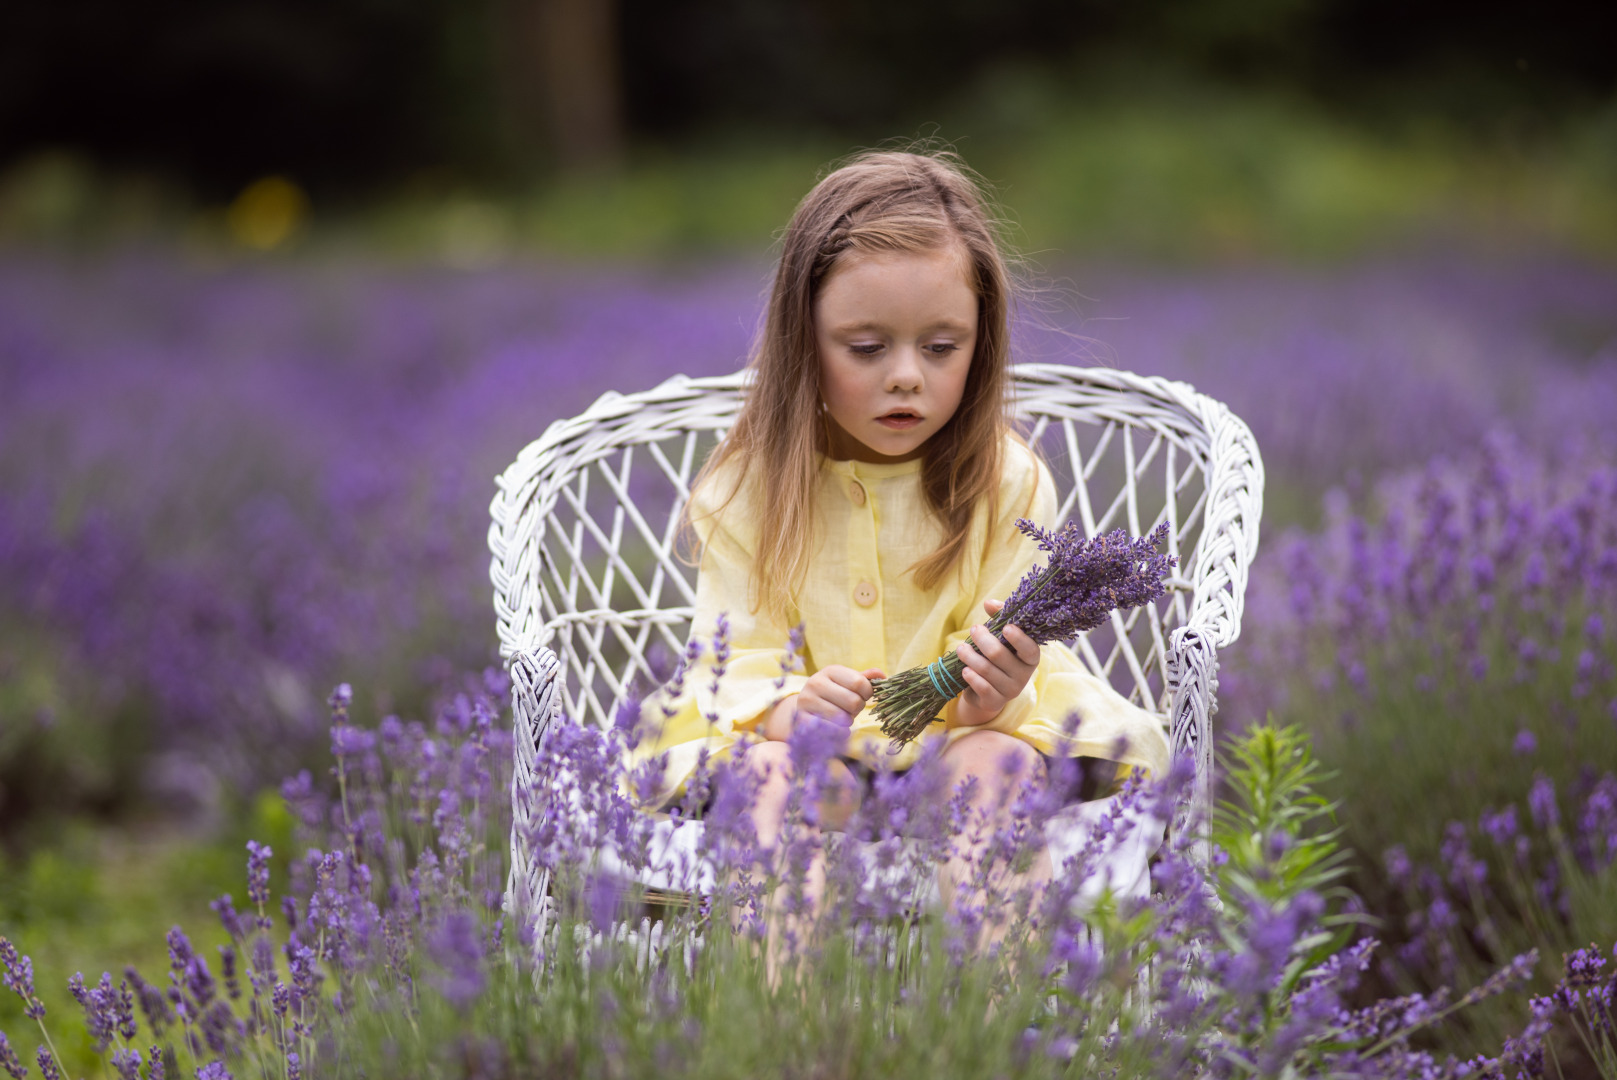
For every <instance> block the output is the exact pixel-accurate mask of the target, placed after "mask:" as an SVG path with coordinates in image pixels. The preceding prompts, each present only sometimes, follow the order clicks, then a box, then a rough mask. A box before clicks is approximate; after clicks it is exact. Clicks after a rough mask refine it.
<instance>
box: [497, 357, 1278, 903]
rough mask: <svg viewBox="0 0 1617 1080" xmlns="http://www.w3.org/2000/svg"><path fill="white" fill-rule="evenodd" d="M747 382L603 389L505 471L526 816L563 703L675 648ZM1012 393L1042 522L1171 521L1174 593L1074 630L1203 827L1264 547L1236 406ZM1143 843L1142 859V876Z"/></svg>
mask: <svg viewBox="0 0 1617 1080" xmlns="http://www.w3.org/2000/svg"><path fill="white" fill-rule="evenodd" d="M745 379H746V376H745V374H744V373H743V374H736V375H730V376H720V377H713V378H697V379H692V378H686V377H684V376H676V377H674V378H672V379H669V380H668V381H667V382H665V383H663V384H662V385H661V386H658V387H657V388H655V389H653V390H648V391H645V392H643V393H637V394H630V395H620V394H617V393H607V394H605V395H603V396H602V397H601V398H600V399H599V400H598V401H596V402H595V404H593V405H591V406H590V407H589V408H588V409H587V410H585V412H584V413H582V414H581V415H579V416H577V417H574V418H572V419H569V420H560V421H557V422H556V423H554V424H552V425H551V426H550V428H549V429H548V430H547V431H546V432H545V434H544V435H543V437H541V438H540V439H539V440H538V441H536V442H534V443H531V444H530V445H529V446H527V447H526V448H525V449H524V450H523V451H522V452H521V453H520V454H519V455H518V457H517V460H516V461H515V462H514V463H513V464H512V465H511V466H510V468H508V469H507V470H506V471H505V473H504V475H502V476H501V477H500V478H499V481H498V488H499V490H498V493H497V494H496V496H495V498H494V502H493V504H492V506H491V507H490V513H491V514H492V517H493V524H492V526H491V527H490V529H489V537H488V540H489V548H490V550H491V552H492V553H493V562H492V565H491V567H490V576H491V577H492V579H493V583H494V609H495V613H496V615H497V618H498V624H499V635H500V651H501V654H502V656H503V657H504V659H505V662H506V665H507V667H508V669H509V671H510V673H511V679H512V704H513V710H512V711H513V713H514V717H513V720H514V725H515V734H516V740H515V741H516V751H515V754H516V767H515V775H514V778H513V788H512V792H513V800H514V802H515V805H516V808H517V814H518V816H519V818H520V817H521V816H522V815H523V814H524V813H525V812H526V807H525V800H524V799H522V798H520V797H518V793H519V792H522V791H525V790H528V789H529V787H530V785H531V784H532V782H533V779H534V777H535V775H536V773H537V772H538V771H539V770H541V769H543V768H544V767H545V764H544V752H543V748H544V744H545V736H546V732H547V730H548V729H549V727H550V725H551V724H552V722H553V721H554V720H555V718H556V717H557V716H558V715H559V714H561V713H562V712H563V711H565V712H566V713H567V714H568V715H570V716H573V717H576V718H579V719H584V718H588V719H589V720H592V721H594V722H595V723H598V724H603V725H604V724H606V723H608V722H609V720H610V718H611V717H612V715H613V713H614V711H615V708H616V706H617V704H618V703H619V702H620V700H622V699H623V698H624V696H625V695H626V694H629V693H632V692H643V691H645V690H647V689H650V688H651V687H652V686H654V685H656V684H657V683H658V682H659V681H660V676H663V675H666V673H667V672H666V668H667V667H669V666H670V665H671V661H672V659H673V658H674V657H677V656H678V655H679V653H680V652H681V650H682V648H683V645H684V638H685V634H686V631H687V629H688V627H689V624H690V618H691V613H692V608H691V605H692V603H693V601H694V598H695V583H694V575H695V572H694V570H692V569H691V568H690V567H689V566H687V565H685V564H684V563H682V562H681V561H680V559H679V557H678V552H677V549H676V539H677V533H678V523H679V514H680V511H681V509H682V508H683V506H684V503H685V500H686V498H688V497H689V494H690V490H689V482H690V480H691V479H692V478H693V477H694V475H695V473H696V470H697V469H698V468H699V467H700V466H701V463H702V460H703V458H704V456H705V451H706V449H707V448H708V447H710V446H711V445H712V444H713V443H714V442H716V441H717V439H718V438H720V437H722V435H723V433H724V432H725V431H726V430H727V429H728V427H729V425H730V423H731V422H732V421H733V420H734V418H735V416H736V414H737V412H738V410H739V408H740V405H741V395H742V391H743V388H744V386H745ZM1014 392H1015V395H1016V411H1017V415H1018V417H1019V419H1020V421H1021V422H1022V423H1024V424H1025V425H1026V427H1025V433H1026V434H1027V436H1028V438H1029V440H1030V441H1032V442H1034V443H1035V444H1036V445H1038V447H1039V449H1040V451H1041V453H1042V454H1043V455H1044V457H1045V460H1046V461H1047V462H1048V463H1049V465H1050V467H1051V471H1052V474H1053V475H1054V476H1055V479H1056V482H1057V485H1058V487H1059V488H1060V496H1061V501H1060V520H1058V521H1053V522H1043V523H1041V524H1045V525H1047V526H1050V527H1054V526H1056V525H1059V524H1060V523H1061V522H1062V521H1065V520H1066V519H1067V518H1069V517H1070V516H1071V515H1073V514H1077V515H1078V518H1079V520H1080V521H1081V522H1082V523H1083V526H1084V528H1085V529H1086V531H1087V532H1089V533H1090V534H1093V533H1095V532H1097V531H1101V530H1105V529H1110V528H1116V527H1119V526H1123V527H1126V528H1127V529H1129V531H1130V532H1132V533H1134V534H1135V535H1143V534H1144V533H1145V532H1147V531H1149V530H1150V529H1152V528H1153V527H1154V526H1155V525H1156V524H1157V523H1159V522H1167V523H1168V525H1169V540H1168V543H1169V550H1170V551H1171V552H1172V553H1173V554H1175V555H1178V556H1179V558H1180V575H1181V576H1178V577H1176V578H1174V579H1172V580H1171V582H1170V585H1171V588H1170V591H1169V593H1168V595H1167V597H1166V598H1165V599H1164V600H1162V601H1160V602H1159V603H1157V604H1155V605H1151V606H1147V607H1144V608H1138V609H1135V610H1134V611H1132V612H1129V613H1128V614H1126V615H1120V614H1118V613H1116V612H1114V613H1113V615H1112V620H1111V625H1110V626H1109V627H1107V626H1102V627H1100V628H1098V629H1096V630H1094V631H1091V632H1090V633H1089V634H1088V635H1087V636H1085V637H1084V638H1082V639H1080V640H1079V641H1078V642H1077V643H1076V645H1077V649H1078V653H1079V655H1080V656H1081V657H1082V658H1083V659H1084V661H1085V662H1086V663H1087V664H1088V665H1089V666H1090V668H1091V669H1092V670H1094V671H1095V672H1097V673H1098V674H1101V675H1102V676H1104V677H1107V678H1110V679H1111V680H1112V681H1113V685H1114V686H1116V687H1117V688H1118V689H1119V690H1120V691H1121V692H1123V693H1124V694H1126V695H1127V696H1128V697H1130V698H1131V699H1132V700H1133V701H1135V702H1136V703H1138V704H1140V705H1142V706H1143V707H1145V708H1147V709H1149V710H1152V711H1154V712H1156V713H1157V714H1158V715H1159V716H1163V717H1164V718H1165V719H1166V720H1167V721H1168V723H1169V727H1170V731H1171V742H1172V745H1173V748H1174V751H1175V752H1176V753H1178V754H1186V755H1189V756H1190V758H1191V759H1192V760H1193V761H1194V763H1195V767H1196V780H1195V783H1194V784H1193V785H1192V789H1191V794H1190V796H1189V797H1188V798H1187V799H1186V800H1185V803H1184V804H1183V805H1182V807H1181V808H1180V811H1179V813H1178V814H1176V816H1175V822H1174V825H1173V827H1174V828H1176V829H1191V828H1197V827H1198V823H1199V822H1201V821H1202V820H1203V818H1204V814H1205V812H1206V808H1207V805H1208V800H1209V798H1210V795H1211V781H1212V760H1213V732H1212V724H1211V718H1212V714H1213V712H1214V711H1215V709H1216V704H1215V694H1216V691H1217V687H1218V681H1217V678H1216V670H1217V661H1216V658H1217V650H1218V649H1221V648H1223V647H1224V646H1226V645H1228V644H1230V643H1231V642H1233V641H1234V640H1235V638H1236V636H1237V635H1238V634H1239V633H1240V627H1241V609H1242V600H1243V595H1244V593H1245V591H1246V582H1247V572H1248V568H1249V567H1250V565H1251V562H1252V558H1253V555H1254V554H1255V552H1256V549H1257V542H1258V522H1259V517H1260V514H1261V511H1262V503H1263V466H1262V462H1261V459H1260V458H1259V456H1258V448H1257V444H1256V442H1255V441H1254V440H1253V438H1252V433H1251V431H1250V430H1249V429H1248V428H1247V426H1246V424H1244V423H1243V422H1242V421H1241V420H1240V419H1239V418H1238V417H1236V416H1235V415H1234V414H1232V413H1231V412H1230V411H1229V409H1228V408H1226V407H1225V406H1224V405H1222V404H1221V403H1219V402H1217V401H1214V400H1213V399H1212V398H1209V397H1206V396H1204V395H1202V394H1199V393H1197V392H1196V391H1195V390H1193V389H1191V388H1190V387H1189V386H1187V385H1185V384H1184V383H1178V382H1170V381H1168V380H1166V379H1160V378H1147V377H1141V376H1137V375H1131V374H1128V373H1125V372H1120V371H1113V370H1108V369H1099V368H1088V369H1085V368H1073V367H1065V366H1061V365H1055V364H1024V365H1020V366H1018V367H1016V368H1015V369H1014ZM659 652H660V653H661V656H662V657H663V658H664V661H665V662H663V663H660V664H659V663H658V662H657V660H658V656H657V654H658V653H659ZM659 668H661V669H664V670H659ZM1092 805H1093V804H1085V806H1086V807H1088V806H1092ZM1074 820H1077V819H1074ZM527 824H528V823H527V822H526V821H524V820H519V821H518V822H517V823H516V826H515V827H514V828H513V831H512V850H511V871H510V878H509V883H508V891H507V904H508V906H512V907H514V908H516V909H518V910H519V911H524V912H527V911H528V909H530V908H534V909H536V910H533V911H531V912H529V913H528V914H529V917H539V915H540V911H539V910H537V909H543V908H545V907H546V906H547V905H546V903H545V899H546V897H547V892H548V888H549V882H548V877H547V875H546V874H544V873H543V872H542V871H541V869H540V868H539V867H537V866H536V865H535V863H534V861H533V860H532V858H531V857H530V854H529V852H528V851H527V850H525V845H524V843H523V839H522V838H523V837H524V836H525V835H527V829H526V825H527ZM1077 827H1078V826H1076V825H1071V826H1069V828H1070V829H1072V830H1075V829H1076V828H1077ZM700 828H701V823H700V822H690V823H686V824H685V825H684V826H683V827H682V828H681V829H679V830H677V831H678V833H679V834H680V836H678V837H670V836H664V837H663V838H662V839H663V841H664V842H669V843H676V844H677V845H678V846H680V847H681V848H682V849H684V850H685V851H686V852H687V853H688V852H689V851H691V850H694V847H693V845H694V843H695V836H696V832H695V830H699V829H700ZM1157 834H1158V835H1159V836H1160V829H1158V830H1157ZM1051 839H1052V843H1053V844H1056V843H1057V841H1058V840H1059V839H1060V837H1057V836H1055V835H1052V836H1051ZM1071 839H1072V838H1071V837H1068V840H1069V841H1070V840H1071ZM1154 846H1155V838H1153V840H1152V843H1151V845H1150V847H1151V849H1154ZM1056 850H1063V849H1061V848H1060V847H1059V845H1057V847H1056ZM1065 850H1067V851H1071V850H1072V844H1071V843H1069V844H1068V847H1067V848H1066V849H1065ZM605 854H606V856H607V858H608V860H609V861H610V853H605ZM1148 856H1149V850H1147V851H1145V852H1143V853H1140V852H1136V853H1135V854H1134V856H1133V857H1134V859H1135V861H1136V862H1137V864H1138V874H1137V876H1138V877H1139V878H1141V879H1142V881H1143V879H1144V877H1145V869H1144V867H1145V859H1146V858H1147V857H1148ZM1057 865H1058V866H1059V865H1060V861H1059V859H1058V861H1057ZM639 876H640V877H641V879H642V884H645V885H646V886H648V887H650V888H653V889H679V888H682V887H685V888H688V887H691V883H690V881H689V880H688V878H687V879H686V880H682V881H675V880H671V878H670V877H669V875H668V874H662V873H651V874H642V875H639ZM1114 884H1116V883H1115V882H1114ZM1144 884H1145V885H1148V882H1144ZM696 887H698V888H700V887H702V884H701V883H700V882H698V883H697V885H696ZM1125 887H1133V888H1135V890H1136V891H1142V888H1143V886H1142V884H1141V882H1135V883H1133V884H1132V886H1130V885H1129V883H1125Z"/></svg>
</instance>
